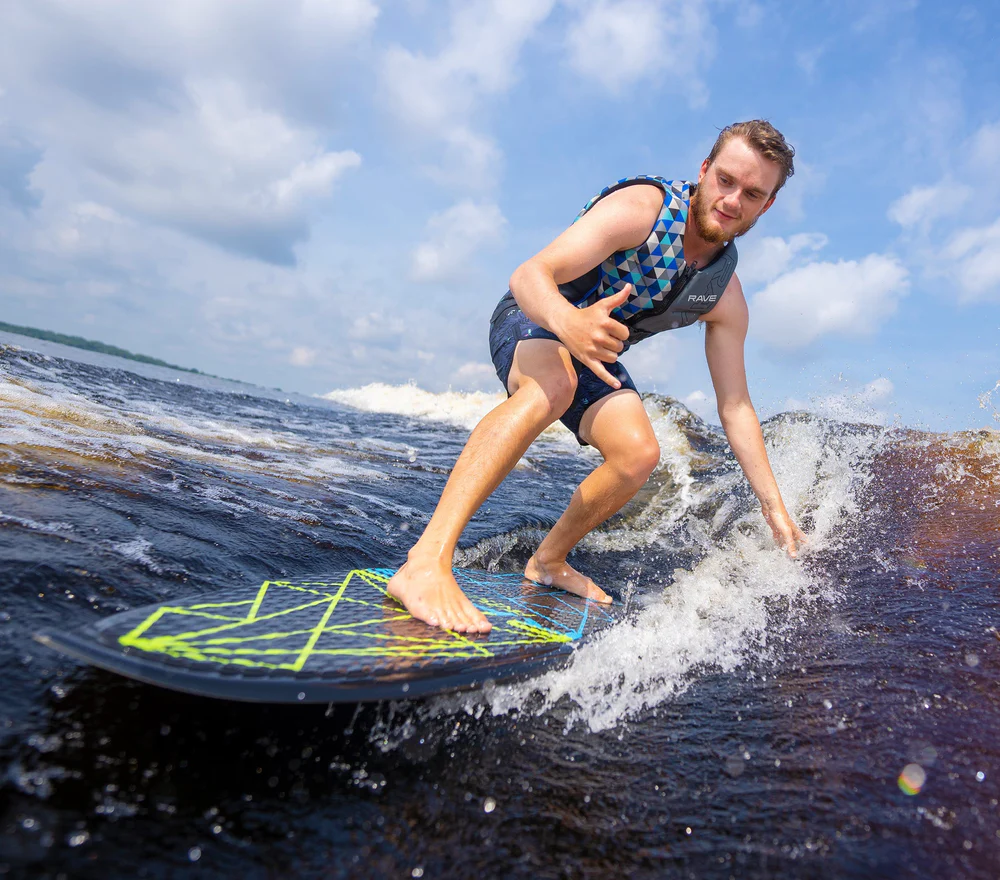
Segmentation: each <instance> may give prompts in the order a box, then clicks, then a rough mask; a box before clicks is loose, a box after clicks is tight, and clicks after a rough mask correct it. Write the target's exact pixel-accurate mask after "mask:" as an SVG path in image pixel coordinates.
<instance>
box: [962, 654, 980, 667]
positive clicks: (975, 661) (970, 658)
mask: <svg viewBox="0 0 1000 880" xmlns="http://www.w3.org/2000/svg"><path fill="white" fill-rule="evenodd" d="M965 663H966V665H968V666H971V667H973V668H975V667H976V666H978V665H979V655H978V654H966V655H965Z"/></svg>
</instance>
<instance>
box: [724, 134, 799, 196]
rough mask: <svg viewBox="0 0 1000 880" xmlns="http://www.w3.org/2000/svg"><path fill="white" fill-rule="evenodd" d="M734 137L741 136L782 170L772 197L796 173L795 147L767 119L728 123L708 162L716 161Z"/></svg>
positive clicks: (748, 144)
mask: <svg viewBox="0 0 1000 880" xmlns="http://www.w3.org/2000/svg"><path fill="white" fill-rule="evenodd" d="M733 138H740V139H741V140H742V141H744V143H746V145H747V146H748V147H750V148H751V149H753V150H756V151H757V152H758V153H760V155H761V156H763V157H764V158H765V159H768V160H769V161H771V162H774V163H775V164H776V165H777V166H778V168H779V169H780V171H781V174H780V176H779V177H778V185H777V186H775V188H774V192H772V193H771V197H772V198H773V197H774V195H775V194H776V193H777V192H778V190H779V189H781V188H782V187H783V186H784V185H785V181H786V180H788V178H789V177H791V176H792V175H793V174H794V173H795V165H794V164H793V162H792V159H793V158H794V156H795V148H794V147H793V146H792V145H791V144H790V143H788V142H787V141H786V140H785V136H784V135H783V134H782V133H781V132H780V131H778V129H776V128H775V127H774V126H773V125H771V123H770V122H768V121H767V120H766V119H751V120H749V121H747V122H734V123H733V124H732V125H727V126H726V127H725V128H724V129H722V131H720V132H719V137H718V138H717V139H716V141H715V146H713V147H712V152H711V153H709V154H708V164H709V165H711V164H712V163H713V162H714V161H715V157H716V156H718V155H719V152H720V151H721V150H722V148H723V147H724V146H725V145H726V144H728V143H729V142H730V141H731V140H732V139H733Z"/></svg>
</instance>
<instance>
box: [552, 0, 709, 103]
mask: <svg viewBox="0 0 1000 880" xmlns="http://www.w3.org/2000/svg"><path fill="white" fill-rule="evenodd" d="M571 8H573V9H579V10H580V13H579V16H578V17H577V18H576V20H575V21H574V22H573V23H572V24H571V25H570V28H569V32H568V33H567V35H566V45H567V49H568V51H569V61H570V65H571V66H572V67H573V69H574V70H576V71H577V72H578V73H579V74H581V75H582V76H584V77H586V78H588V79H590V80H593V81H595V82H597V83H598V84H599V85H600V86H601V87H602V88H603V89H605V90H606V91H608V92H611V93H612V94H620V93H622V92H623V91H624V90H625V89H627V88H631V87H632V86H635V85H637V84H638V83H640V82H642V81H643V80H647V79H654V80H655V79H657V78H659V77H660V76H661V75H662V74H663V73H664V71H667V70H669V71H670V75H671V77H672V79H673V80H674V82H673V87H674V88H675V89H677V90H679V93H681V94H684V95H685V97H686V98H687V102H688V103H689V104H690V105H691V106H693V107H700V106H703V105H704V104H705V102H706V101H707V100H708V90H707V88H706V86H705V84H704V83H703V82H702V80H701V78H700V76H699V73H700V70H701V68H702V67H703V66H704V65H705V64H707V62H708V61H710V60H711V58H712V56H713V55H714V53H715V30H714V28H713V27H712V24H711V21H710V19H709V15H708V11H707V9H706V6H705V4H704V3H703V2H701V0H666V2H663V0H577V2H574V3H572V4H571ZM598 47H599V48H598Z"/></svg>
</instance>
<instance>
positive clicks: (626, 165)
mask: <svg viewBox="0 0 1000 880" xmlns="http://www.w3.org/2000/svg"><path fill="white" fill-rule="evenodd" d="M998 37H1000V7H998V5H997V3H996V0H984V2H969V3H962V2H961V0H959V2H956V3H953V4H940V3H929V2H920V0H830V2H823V0H815V2H810V3H800V2H792V0H787V2H784V0H774V2H771V0H701V2H698V0H454V2H448V0H385V2H377V0H241V2H239V3H233V2H230V0H172V2H170V3H162V2H152V0H4V3H3V4H2V5H0V320H3V321H6V322H8V323H13V324H23V325H29V326H33V327H40V328H44V329H48V330H53V331H56V332H61V333H68V334H74V335H79V336H84V337H87V338H91V339H97V340H100V341H102V342H106V343H110V344H113V345H119V346H121V347H124V348H127V349H130V350H132V351H137V352H142V353H144V354H148V355H152V356H155V357H159V358H162V359H164V360H166V361H169V362H172V363H177V364H181V365H184V366H190V367H196V368H198V369H201V370H204V371H207V372H211V373H215V374H218V375H222V376H227V377H231V378H235V379H241V380H245V381H250V382H255V383H258V384H260V385H264V386H268V387H281V388H284V389H286V390H289V391H299V392H304V393H323V392H327V391H330V390H332V389H337V388H353V387H358V386H363V385H366V384H369V383H373V382H382V383H388V384H393V385H398V384H403V383H408V382H413V383H416V385H418V386H419V387H420V388H423V389H426V390H429V391H444V390H447V389H452V390H467V391H475V390H490V391H493V390H499V384H498V382H497V379H496V376H495V374H494V372H493V368H492V366H491V364H490V361H489V348H488V344H487V333H488V321H489V316H490V313H491V312H492V309H493V306H494V305H495V304H496V302H497V301H498V300H499V299H500V297H501V296H502V295H503V293H504V292H505V290H506V288H507V281H508V279H509V277H510V274H511V273H512V272H513V270H514V269H515V268H516V267H517V266H518V265H519V264H520V263H521V262H523V261H524V260H525V259H527V258H528V257H530V256H531V255H532V254H534V253H536V252H537V251H538V250H540V249H541V248H542V247H544V245H545V244H547V243H548V242H549V241H550V240H551V239H552V238H554V237H555V236H556V235H558V234H559V232H561V231H562V230H563V229H564V228H565V227H566V226H568V225H569V223H570V222H572V220H573V218H574V216H575V215H576V213H577V211H578V210H579V209H580V208H581V207H582V206H583V204H585V203H586V201H587V200H588V199H589V198H590V197H591V196H592V195H593V194H594V193H596V192H598V191H600V190H601V189H602V188H603V187H604V186H606V185H608V184H609V183H612V182H613V181H615V180H617V179H618V178H621V177H624V176H628V175H634V174H656V175H661V176H664V177H667V178H684V179H690V178H693V177H696V175H697V171H698V167H699V165H700V163H701V160H702V159H703V158H704V157H705V156H706V155H707V153H708V151H709V149H710V148H711V145H712V143H713V141H714V140H715V137H716V135H717V134H718V131H719V130H720V129H721V128H722V127H723V126H725V125H727V124H729V123H731V122H734V121H737V120H740V119H748V118H766V119H769V120H770V121H771V122H772V123H773V124H774V125H775V126H777V127H778V128H779V129H780V130H781V131H782V132H783V133H784V134H785V136H786V138H787V139H788V141H789V142H790V143H791V144H792V145H793V146H794V147H795V149H796V172H795V175H794V177H793V178H791V179H790V180H789V182H788V184H787V186H786V187H785V189H784V190H782V191H781V193H780V194H779V196H778V199H777V201H776V202H775V204H774V206H773V208H772V209H771V210H770V212H769V213H768V214H767V215H766V216H765V217H763V218H762V219H761V221H760V222H759V224H758V225H757V227H756V228H755V229H754V230H753V231H751V232H750V233H749V234H748V235H747V236H746V237H745V238H743V239H741V240H740V242H739V249H740V264H739V267H738V269H737V273H738V275H739V276H740V279H741V281H742V283H743V287H744V290H745V292H746V295H747V299H748V302H749V305H750V316H751V317H750V334H749V338H748V341H747V371H748V378H749V382H750V388H751V394H752V396H753V398H754V401H755V404H756V405H757V408H758V411H759V412H760V414H761V416H762V417H766V416H769V415H773V414H775V413H778V412H782V411H785V410H789V409H800V408H808V409H813V410H815V411H818V412H821V413H823V414H827V415H832V416H836V417H841V418H851V419H863V420H869V421H880V422H883V423H887V424H893V423H899V424H902V425H906V426H912V427H918V428H925V429H930V430H934V431H954V430H964V429H976V428H981V427H985V426H989V427H1000V414H998V410H1000V390H997V383H998V382H1000V350H998V342H1000V82H998V80H1000V75H998V74H1000V61H998V60H997V59H998V54H1000V53H998V52H997V45H998ZM702 336H703V331H702V330H700V329H699V328H697V327H693V328H687V329H685V330H683V331H678V332H675V333H665V334H661V335H659V336H657V337H655V338H653V339H650V340H648V341H645V342H643V343H642V345H640V346H636V347H635V348H633V349H632V350H631V351H630V352H629V353H628V354H627V356H626V357H625V358H624V359H623V362H624V364H625V365H626V366H627V367H628V368H629V371H630V372H631V373H632V375H633V378H634V379H635V380H636V382H637V383H638V384H639V387H640V388H641V389H642V390H649V391H657V392H659V393H662V394H669V395H671V396H673V397H676V398H678V399H680V400H682V401H685V402H686V403H687V404H688V405H689V406H690V407H691V408H692V409H694V410H695V411H696V412H698V413H699V414H701V415H703V416H707V417H709V418H713V410H714V395H713V392H712V387H711V381H710V379H709V376H708V371H707V369H706V366H705V359H704V354H703V342H704V340H703V338H702Z"/></svg>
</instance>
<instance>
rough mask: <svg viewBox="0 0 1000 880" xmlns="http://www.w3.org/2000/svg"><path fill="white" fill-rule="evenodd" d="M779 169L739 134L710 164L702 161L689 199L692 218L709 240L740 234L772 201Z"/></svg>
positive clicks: (779, 172) (728, 239)
mask: <svg viewBox="0 0 1000 880" xmlns="http://www.w3.org/2000/svg"><path fill="white" fill-rule="evenodd" d="M780 176H781V169H780V168H779V167H778V165H777V163H775V162H771V161H770V160H769V159H765V158H764V157H763V156H761V155H760V154H759V153H758V152H757V151H756V150H753V149H752V148H751V147H749V146H748V145H747V143H746V142H745V141H744V140H743V139H742V138H738V137H734V138H733V139H732V140H731V141H729V143H727V144H726V145H725V146H724V147H723V148H722V149H721V150H719V155H718V156H716V157H715V161H714V162H713V163H712V164H711V165H709V164H708V159H706V160H705V161H704V162H702V164H701V173H700V174H699V175H698V189H697V191H696V192H695V194H694V198H692V199H691V219H692V220H694V223H695V228H696V229H697V230H698V234H699V235H700V236H701V237H702V238H703V239H705V241H707V242H710V243H711V244H721V243H722V242H724V241H731V240H732V239H734V238H739V237H740V236H741V235H743V234H744V233H745V232H748V231H749V230H750V228H751V227H752V226H753V225H754V223H756V222H757V218H758V217H760V215H761V214H763V213H764V212H765V211H766V210H767V209H768V208H770V207H771V203H772V202H773V201H774V197H773V196H772V195H771V193H772V192H774V188H775V187H776V186H777V185H778V178H779V177H780Z"/></svg>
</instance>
